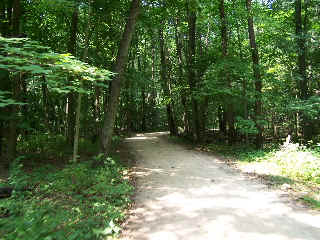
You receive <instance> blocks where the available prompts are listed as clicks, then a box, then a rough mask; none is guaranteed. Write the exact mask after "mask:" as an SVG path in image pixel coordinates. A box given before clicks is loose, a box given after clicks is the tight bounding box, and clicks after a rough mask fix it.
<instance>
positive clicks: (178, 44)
mask: <svg viewBox="0 0 320 240" xmlns="http://www.w3.org/2000/svg"><path fill="white" fill-rule="evenodd" d="M179 26H180V19H179V17H177V18H176V22H175V41H176V51H177V59H178V79H179V83H180V84H181V85H182V86H184V85H185V83H184V78H183V65H184V63H183V58H182V36H181V32H180V31H179ZM186 95H187V94H186V90H185V89H182V91H181V103H182V106H183V117H182V118H183V119H182V120H183V123H184V128H183V129H184V132H185V133H189V130H190V126H189V125H190V124H189V119H190V118H189V114H188V107H187V97H186Z"/></svg>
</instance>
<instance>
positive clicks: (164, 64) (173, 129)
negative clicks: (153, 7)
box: [159, 28, 177, 135]
mask: <svg viewBox="0 0 320 240" xmlns="http://www.w3.org/2000/svg"><path fill="white" fill-rule="evenodd" d="M159 43H160V58H161V74H160V75H161V83H162V88H163V91H164V95H165V96H166V97H167V98H170V100H169V102H168V103H167V105H166V108H167V119H168V126H169V130H170V134H171V135H176V134H177V128H176V124H175V120H174V115H173V107H172V99H171V93H170V86H169V84H170V83H169V76H168V70H167V66H168V63H167V59H166V52H165V43H164V36H163V29H162V28H160V29H159Z"/></svg>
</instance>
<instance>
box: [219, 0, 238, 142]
mask: <svg viewBox="0 0 320 240" xmlns="http://www.w3.org/2000/svg"><path fill="white" fill-rule="evenodd" d="M219 12H220V19H221V49H222V56H223V59H224V62H226V60H227V57H228V29H227V18H226V14H225V7H224V0H220V5H219ZM223 76H224V78H225V81H226V85H227V87H228V88H230V90H231V88H232V86H231V78H230V74H229V70H228V65H227V64H225V71H224V72H223ZM226 121H227V125H228V129H227V135H228V142H229V144H232V143H233V142H234V141H235V139H234V138H235V129H234V113H233V104H232V102H226Z"/></svg>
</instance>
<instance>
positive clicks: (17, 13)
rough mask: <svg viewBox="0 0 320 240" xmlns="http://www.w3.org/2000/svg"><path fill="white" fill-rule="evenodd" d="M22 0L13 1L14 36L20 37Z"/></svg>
mask: <svg viewBox="0 0 320 240" xmlns="http://www.w3.org/2000/svg"><path fill="white" fill-rule="evenodd" d="M21 14H22V11H21V2H20V0H14V1H13V18H12V36H14V37H19V35H20V21H21Z"/></svg>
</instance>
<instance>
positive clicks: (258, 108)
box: [246, 0, 263, 148]
mask: <svg viewBox="0 0 320 240" xmlns="http://www.w3.org/2000/svg"><path fill="white" fill-rule="evenodd" d="M246 6H247V10H248V32H249V39H250V47H251V55H252V63H253V64H252V65H253V75H254V82H255V90H256V92H255V99H256V101H255V115H256V116H255V117H256V127H257V129H258V133H257V135H256V147H257V148H262V147H263V135H262V134H263V125H262V124H261V120H262V118H263V115H262V96H261V95H262V80H261V73H260V66H259V53H258V47H257V44H256V37H255V32H254V25H253V13H252V9H251V0H247V2H246Z"/></svg>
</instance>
